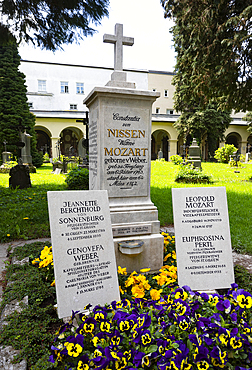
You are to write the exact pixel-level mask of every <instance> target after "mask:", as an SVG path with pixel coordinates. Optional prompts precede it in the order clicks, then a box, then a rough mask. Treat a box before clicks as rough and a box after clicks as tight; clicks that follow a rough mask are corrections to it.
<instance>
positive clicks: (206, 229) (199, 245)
mask: <svg viewBox="0 0 252 370" xmlns="http://www.w3.org/2000/svg"><path fill="white" fill-rule="evenodd" d="M172 202H173V217H174V227H175V242H176V254H177V266H178V283H179V285H180V286H183V285H188V286H190V287H191V289H193V290H213V289H221V288H229V287H230V285H231V284H232V283H233V282H234V269H233V260H232V248H231V238H230V228H229V217H228V207H227V197H226V188H225V187H199V188H180V189H178V188H177V189H175V188H174V189H172Z"/></svg>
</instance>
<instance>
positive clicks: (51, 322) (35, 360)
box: [0, 243, 62, 370]
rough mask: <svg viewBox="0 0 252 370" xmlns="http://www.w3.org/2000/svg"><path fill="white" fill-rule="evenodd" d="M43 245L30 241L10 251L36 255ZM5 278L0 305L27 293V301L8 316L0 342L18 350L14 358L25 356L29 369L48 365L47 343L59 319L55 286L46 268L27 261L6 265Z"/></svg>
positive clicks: (49, 341) (20, 257)
mask: <svg viewBox="0 0 252 370" xmlns="http://www.w3.org/2000/svg"><path fill="white" fill-rule="evenodd" d="M43 246H44V243H33V244H29V245H28V244H27V245H25V246H22V247H16V248H15V252H14V253H13V255H15V256H16V257H17V258H18V259H19V260H21V259H23V258H24V257H27V256H30V255H31V254H34V255H35V256H38V255H39V254H40V251H41V250H42V249H43ZM6 278H7V280H8V282H11V284H9V285H8V286H7V287H6V289H5V291H4V295H3V301H2V303H1V307H0V309H3V308H4V306H5V305H6V304H7V303H9V302H10V301H12V300H13V299H17V300H18V301H20V300H22V299H23V298H24V297H25V296H27V295H28V297H29V305H28V306H24V307H23V310H22V312H21V313H17V312H15V313H13V314H12V315H10V316H8V318H7V321H8V325H5V326H4V328H3V331H2V332H1V336H0V344H1V345H3V344H4V345H6V346H7V345H11V346H12V347H14V348H15V349H18V350H20V353H19V354H18V355H17V356H16V359H15V360H16V361H17V362H19V361H21V360H22V359H26V360H27V362H28V368H29V369H31V370H35V369H45V370H46V369H50V368H51V367H52V366H51V365H50V364H49V363H48V356H49V351H50V346H51V343H52V340H53V336H54V333H55V331H56V329H57V328H58V327H59V326H60V324H61V323H62V321H61V320H59V319H58V318H57V314H56V311H55V309H54V304H55V303H56V295H55V288H54V287H51V286H50V283H49V282H48V281H47V280H46V271H45V270H44V269H38V268H36V267H34V266H32V265H31V264H25V265H23V266H20V265H9V266H8V267H7V273H6ZM14 368H15V365H14Z"/></svg>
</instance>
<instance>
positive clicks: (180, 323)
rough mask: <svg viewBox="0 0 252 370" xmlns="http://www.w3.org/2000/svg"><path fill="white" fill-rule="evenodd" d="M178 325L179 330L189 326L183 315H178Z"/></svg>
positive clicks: (186, 328)
mask: <svg viewBox="0 0 252 370" xmlns="http://www.w3.org/2000/svg"><path fill="white" fill-rule="evenodd" d="M178 326H179V328H180V329H181V330H188V329H189V327H190V323H189V322H188V319H187V318H186V317H185V316H179V317H178Z"/></svg>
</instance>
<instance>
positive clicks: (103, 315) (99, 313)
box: [94, 311, 107, 322]
mask: <svg viewBox="0 0 252 370" xmlns="http://www.w3.org/2000/svg"><path fill="white" fill-rule="evenodd" d="M106 317H107V312H105V311H96V312H95V313H94V319H95V320H96V321H98V322H100V321H102V320H105V319H106Z"/></svg>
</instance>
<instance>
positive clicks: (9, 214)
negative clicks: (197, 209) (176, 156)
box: [0, 161, 252, 254]
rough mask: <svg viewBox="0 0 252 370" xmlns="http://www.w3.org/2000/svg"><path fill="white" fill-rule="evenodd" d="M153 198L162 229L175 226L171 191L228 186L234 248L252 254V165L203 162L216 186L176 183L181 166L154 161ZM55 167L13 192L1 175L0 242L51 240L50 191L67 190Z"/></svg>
mask: <svg viewBox="0 0 252 370" xmlns="http://www.w3.org/2000/svg"><path fill="white" fill-rule="evenodd" d="M151 166H152V176H151V199H152V201H153V202H154V204H155V205H156V206H157V208H158V215H159V220H160V223H161V226H167V225H171V224H173V214H172V197H171V189H172V188H173V187H174V188H177V187H180V188H181V187H201V186H225V187H226V191H227V200H228V209H229V220H230V230H231V240H232V246H233V248H234V249H235V250H236V251H237V252H246V253H249V254H252V239H251V235H252V222H250V210H251V209H252V181H250V179H251V177H252V164H250V163H248V164H243V166H242V167H239V169H238V170H239V172H235V171H237V169H236V168H232V167H230V166H229V165H228V164H222V163H202V169H203V171H204V173H206V174H207V175H209V176H211V178H212V180H213V184H204V185H202V184H181V183H179V184H178V183H176V182H175V177H176V175H177V173H178V171H179V167H178V166H176V165H174V164H173V163H171V162H163V161H153V162H152V163H151ZM51 172H52V165H51V164H46V165H45V164H44V165H43V166H42V167H41V168H39V169H38V170H37V173H35V174H31V182H32V188H30V189H23V190H18V189H16V190H11V189H9V188H8V186H9V185H8V184H9V175H8V174H0V212H1V214H2V215H4V217H1V221H0V241H1V242H8V241H10V240H15V239H33V238H40V237H50V228H49V218H48V207H47V195H46V193H47V191H52V190H55V191H56V190H57V191H61V190H67V188H66V183H65V175H62V174H61V175H54V174H52V173H51Z"/></svg>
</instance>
